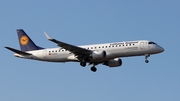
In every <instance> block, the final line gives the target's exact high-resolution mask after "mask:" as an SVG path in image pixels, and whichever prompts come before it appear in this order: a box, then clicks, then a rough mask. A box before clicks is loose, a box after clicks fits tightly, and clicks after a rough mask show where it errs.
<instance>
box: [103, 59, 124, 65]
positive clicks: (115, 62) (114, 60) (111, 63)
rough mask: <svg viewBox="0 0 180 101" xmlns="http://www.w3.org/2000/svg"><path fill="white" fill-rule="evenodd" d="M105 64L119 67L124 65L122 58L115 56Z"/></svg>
mask: <svg viewBox="0 0 180 101" xmlns="http://www.w3.org/2000/svg"><path fill="white" fill-rule="evenodd" d="M104 65H106V66H109V67H118V66H121V65H122V60H121V59H119V58H115V59H112V60H109V61H106V62H104Z"/></svg>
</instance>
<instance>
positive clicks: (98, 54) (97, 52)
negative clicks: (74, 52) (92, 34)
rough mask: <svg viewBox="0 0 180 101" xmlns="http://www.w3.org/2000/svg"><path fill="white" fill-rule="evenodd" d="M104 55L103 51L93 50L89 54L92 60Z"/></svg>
mask: <svg viewBox="0 0 180 101" xmlns="http://www.w3.org/2000/svg"><path fill="white" fill-rule="evenodd" d="M105 57H106V52H105V51H93V53H92V54H91V58H92V59H93V60H98V59H104V58H105Z"/></svg>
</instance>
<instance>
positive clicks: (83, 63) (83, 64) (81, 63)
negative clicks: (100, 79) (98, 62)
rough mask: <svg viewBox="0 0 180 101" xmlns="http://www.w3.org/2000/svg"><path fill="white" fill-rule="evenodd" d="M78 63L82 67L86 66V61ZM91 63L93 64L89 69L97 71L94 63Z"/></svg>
mask: <svg viewBox="0 0 180 101" xmlns="http://www.w3.org/2000/svg"><path fill="white" fill-rule="evenodd" d="M80 65H81V66H82V67H85V66H86V62H85V61H82V62H80ZM92 65H93V66H92V67H91V71H93V72H96V71H97V68H96V67H95V64H92Z"/></svg>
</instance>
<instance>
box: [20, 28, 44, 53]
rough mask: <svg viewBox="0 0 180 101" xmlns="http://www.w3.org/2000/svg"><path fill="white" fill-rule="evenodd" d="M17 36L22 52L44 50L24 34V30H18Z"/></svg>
mask: <svg viewBox="0 0 180 101" xmlns="http://www.w3.org/2000/svg"><path fill="white" fill-rule="evenodd" d="M17 34H18V38H19V44H20V47H21V51H24V52H25V51H31V50H40V49H43V48H41V47H39V46H37V45H36V44H35V43H34V42H33V41H32V40H31V38H30V37H29V36H28V35H27V34H26V33H25V32H24V30H23V29H17Z"/></svg>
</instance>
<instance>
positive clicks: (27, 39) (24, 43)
mask: <svg viewBox="0 0 180 101" xmlns="http://www.w3.org/2000/svg"><path fill="white" fill-rule="evenodd" d="M28 42H29V38H28V37H27V36H22V37H21V39H20V43H21V45H27V43H28Z"/></svg>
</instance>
